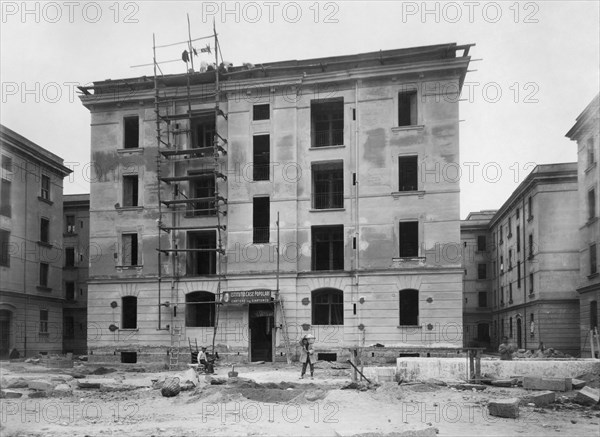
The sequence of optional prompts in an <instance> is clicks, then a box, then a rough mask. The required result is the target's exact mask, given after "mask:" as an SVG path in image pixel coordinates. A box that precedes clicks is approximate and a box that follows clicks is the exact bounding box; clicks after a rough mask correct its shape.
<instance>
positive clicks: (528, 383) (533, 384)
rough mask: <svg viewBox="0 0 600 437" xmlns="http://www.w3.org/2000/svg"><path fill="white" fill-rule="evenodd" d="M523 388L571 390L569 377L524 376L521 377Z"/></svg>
mask: <svg viewBox="0 0 600 437" xmlns="http://www.w3.org/2000/svg"><path fill="white" fill-rule="evenodd" d="M523 388H524V389H527V390H552V391H571V388H572V383H571V378H540V377H538V376H526V377H524V378H523Z"/></svg>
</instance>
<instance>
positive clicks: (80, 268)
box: [63, 194, 98, 355]
mask: <svg viewBox="0 0 600 437" xmlns="http://www.w3.org/2000/svg"><path fill="white" fill-rule="evenodd" d="M63 205H64V208H63V245H64V251H63V253H64V257H63V290H64V299H65V302H64V304H63V350H64V352H71V353H74V354H78V355H85V354H87V278H88V270H89V264H90V262H94V259H95V257H96V256H98V253H97V251H96V250H95V248H94V247H93V246H90V245H89V241H90V195H89V194H66V195H65V196H64V197H63Z"/></svg>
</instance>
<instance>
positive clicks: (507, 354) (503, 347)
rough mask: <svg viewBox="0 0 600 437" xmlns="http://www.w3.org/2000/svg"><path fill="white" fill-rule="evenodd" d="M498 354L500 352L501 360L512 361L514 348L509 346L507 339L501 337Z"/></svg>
mask: <svg viewBox="0 0 600 437" xmlns="http://www.w3.org/2000/svg"><path fill="white" fill-rule="evenodd" d="M498 352H500V359H501V360H512V354H513V352H515V346H514V345H512V344H510V343H509V341H508V337H506V336H504V337H502V343H501V344H500V347H499V348H498Z"/></svg>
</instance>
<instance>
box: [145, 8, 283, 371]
mask: <svg viewBox="0 0 600 437" xmlns="http://www.w3.org/2000/svg"><path fill="white" fill-rule="evenodd" d="M187 21H188V22H187V24H188V39H187V40H186V41H181V42H178V43H171V44H164V45H160V46H159V45H157V44H156V38H155V35H153V36H152V44H153V47H152V49H153V63H152V64H148V65H153V69H154V84H153V85H154V113H155V131H156V144H157V149H158V153H157V156H156V174H157V184H158V189H157V198H158V199H157V200H158V220H157V223H158V230H157V231H158V247H157V257H158V260H157V261H158V330H162V331H169V333H170V337H171V342H170V347H169V365H170V367H175V366H177V365H178V364H179V352H180V351H179V348H180V342H181V335H182V331H183V329H184V327H183V326H181V325H180V324H178V323H177V322H176V321H175V320H176V308H177V307H178V305H183V306H184V308H186V311H187V310H188V307H189V306H193V305H207V304H209V305H214V307H215V315H214V323H213V333H212V346H211V348H212V351H211V352H212V353H214V352H215V339H216V336H217V331H218V326H219V315H220V312H221V303H222V294H223V292H224V290H223V287H222V282H223V281H224V280H225V275H224V273H223V272H222V260H223V257H224V256H225V250H224V249H223V233H224V232H225V231H226V225H225V224H224V222H225V216H226V215H227V210H226V208H227V199H226V198H225V197H224V196H223V195H221V193H222V192H224V188H225V183H226V181H227V176H226V175H225V174H224V172H222V171H221V169H222V168H224V167H225V164H226V163H225V162H224V158H225V157H226V155H227V145H228V142H227V139H226V138H225V136H224V135H223V134H222V133H221V132H220V131H219V128H218V126H219V122H218V121H219V120H220V117H221V118H223V119H224V120H225V121H227V114H225V113H224V112H223V110H222V109H221V108H220V102H221V95H222V90H221V82H222V80H223V79H224V78H226V77H227V76H228V75H229V74H228V73H227V67H226V66H225V64H224V61H223V57H222V54H221V48H220V46H219V39H218V34H217V32H216V28H215V25H214V23H213V33H212V35H208V36H203V37H199V38H194V39H192V37H191V31H190V21H189V15H188V17H187ZM200 40H212V41H213V44H212V48H211V47H210V44H208V45H206V46H205V47H203V48H201V49H199V50H197V49H196V48H195V47H193V45H192V43H193V42H196V41H200ZM183 44H185V45H186V46H187V47H186V50H184V52H183V53H182V61H183V62H185V66H186V72H185V85H184V86H185V92H184V93H179V92H178V91H179V86H182V85H181V76H182V75H177V79H174V78H173V76H168V75H164V74H163V73H162V71H161V68H160V64H162V63H168V62H175V61H173V60H167V61H163V62H159V61H158V60H157V49H163V48H167V49H169V50H173V47H176V46H177V45H183ZM212 51H214V64H212V65H209V64H206V66H204V67H202V68H201V70H202V71H198V70H199V69H197V68H195V66H194V56H197V55H198V52H204V53H211V52H212ZM219 60H220V62H219ZM177 61H179V60H177ZM179 62H181V61H179ZM140 66H142V65H140ZM261 70H264V69H262V68H261ZM230 74H234V73H230ZM207 84H208V85H209V87H208V88H204V86H206V85H207ZM173 85H176V86H177V87H176V88H175V89H174V90H173ZM198 85H200V86H201V87H202V88H200V89H198ZM210 86H213V88H212V89H211V88H210ZM182 87H183V86H182ZM193 87H195V88H193ZM211 98H214V104H213V105H212V107H211V108H210V109H207V106H208V103H207V99H211ZM182 107H186V109H185V111H181V108H182ZM198 107H200V108H202V109H195V108H198ZM182 138H185V142H184V141H183V140H182ZM198 167H200V168H198ZM186 187H187V194H186V191H185V188H186ZM163 194H164V195H163ZM183 222H185V223H183ZM210 231H214V234H215V239H214V242H212V243H210V242H209V243H207V242H206V241H204V242H201V243H198V242H196V243H194V242H193V239H192V238H191V237H192V236H194V235H198V234H203V233H205V232H210ZM165 234H166V235H168V236H169V237H170V238H169V242H168V245H165V244H163V241H162V240H163V238H162V237H163V236H164V235H165ZM204 235H206V234H204ZM182 240H183V241H185V248H181V247H180V242H181V241H182ZM192 246H193V247H192ZM206 255H208V256H209V259H208V260H209V263H208V264H209V265H211V266H214V271H212V270H211V271H209V272H207V271H202V272H197V271H194V270H193V267H194V266H193V264H194V262H190V260H192V261H194V260H195V264H196V265H198V264H199V262H198V257H199V256H203V258H202V260H203V261H206V260H207V258H206ZM211 256H214V257H213V258H210V257H211ZM279 256H280V254H279V213H278V216H277V285H276V290H275V296H274V298H273V300H272V304H273V317H274V318H275V317H276V308H277V306H278V305H277V304H279V307H280V314H281V321H282V323H281V325H280V326H281V329H282V331H281V335H282V340H283V342H284V345H285V350H286V358H287V362H288V363H290V362H291V356H292V351H291V345H290V339H289V334H288V332H287V330H288V326H287V323H286V319H285V310H284V306H283V298H282V297H281V292H280V289H279ZM165 257H166V258H168V260H167V261H170V268H169V269H164V268H163V261H164V258H165ZM182 258H185V265H183V264H184V263H183V262H182ZM167 264H168V262H167ZM190 268H191V269H192V276H195V275H198V274H199V275H210V276H211V278H214V279H216V293H215V296H214V301H207V302H187V301H185V302H180V282H181V280H182V277H189V275H188V274H189V273H190V272H189V271H188V270H189V269H190ZM183 269H185V270H186V271H185V273H182V270H183ZM164 270H170V271H164ZM166 284H168V291H167V293H164V292H165V291H166V290H165V288H166ZM165 294H166V295H167V296H169V297H168V298H165ZM163 307H166V308H172V310H171V311H170V320H169V323H168V324H166V323H163V320H162V308H163ZM274 355H275V354H274V353H273V356H274Z"/></svg>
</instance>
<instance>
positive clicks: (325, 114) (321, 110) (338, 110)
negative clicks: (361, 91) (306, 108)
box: [310, 99, 344, 147]
mask: <svg viewBox="0 0 600 437" xmlns="http://www.w3.org/2000/svg"><path fill="white" fill-rule="evenodd" d="M310 113H311V127H312V129H311V141H312V142H311V144H312V147H327V146H341V145H343V144H344V100H343V99H335V100H328V101H324V102H323V101H312V102H311V105H310Z"/></svg>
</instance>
